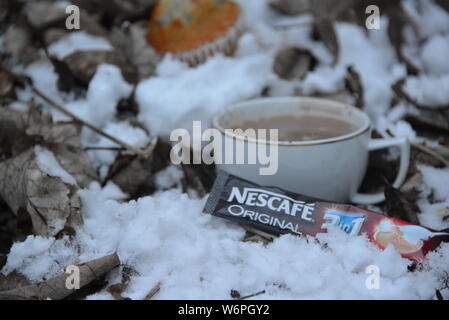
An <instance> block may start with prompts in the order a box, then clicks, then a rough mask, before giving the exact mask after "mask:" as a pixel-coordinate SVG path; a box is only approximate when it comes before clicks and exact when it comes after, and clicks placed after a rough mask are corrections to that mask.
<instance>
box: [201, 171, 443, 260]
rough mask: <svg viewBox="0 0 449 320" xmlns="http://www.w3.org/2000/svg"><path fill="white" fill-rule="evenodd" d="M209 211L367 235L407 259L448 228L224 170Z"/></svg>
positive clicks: (417, 256) (288, 227) (281, 228)
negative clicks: (435, 227) (323, 198)
mask: <svg viewBox="0 0 449 320" xmlns="http://www.w3.org/2000/svg"><path fill="white" fill-rule="evenodd" d="M204 212H205V213H210V214H212V215H214V216H217V217H221V218H225V219H228V220H233V221H236V222H238V223H243V224H248V225H251V226H253V227H255V228H257V229H259V230H262V231H266V232H269V233H272V234H278V235H279V234H285V233H291V234H296V235H299V236H312V237H314V236H316V235H317V234H319V233H326V232H328V230H329V229H330V228H338V229H339V230H341V231H342V232H345V233H347V234H348V235H350V236H356V235H360V234H366V236H367V237H368V238H369V239H370V241H371V242H373V243H374V244H376V245H377V246H378V247H379V248H381V249H385V248H386V247H387V246H388V245H392V246H394V247H395V248H396V250H397V251H398V252H399V253H400V254H401V255H402V256H403V257H405V258H408V259H411V260H414V261H422V260H424V257H425V255H426V253H427V252H429V251H431V250H434V249H436V248H437V247H438V246H439V245H440V243H441V242H442V241H449V233H448V232H444V231H441V232H438V231H435V230H432V229H429V228H426V227H422V226H419V225H415V224H412V223H409V222H406V221H402V220H399V219H395V218H392V217H389V216H386V215H384V214H382V213H378V212H374V211H370V210H366V209H362V208H358V207H355V206H353V205H348V204H339V203H330V202H325V201H321V200H317V199H314V198H310V197H307V196H304V195H300V194H295V193H292V192H288V191H285V190H282V189H279V188H275V187H262V186H259V185H257V184H254V183H252V182H249V181H246V180H243V179H240V178H238V177H235V176H232V175H230V174H228V173H226V172H224V171H220V172H219V173H218V176H217V179H216V180H215V183H214V186H213V188H212V191H211V193H210V195H209V198H208V200H207V203H206V205H205V208H204Z"/></svg>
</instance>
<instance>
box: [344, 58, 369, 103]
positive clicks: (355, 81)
mask: <svg viewBox="0 0 449 320" xmlns="http://www.w3.org/2000/svg"><path fill="white" fill-rule="evenodd" d="M345 83H346V88H347V89H348V90H349V92H350V93H351V94H352V96H353V97H354V99H355V103H354V105H355V106H356V107H357V108H359V109H363V107H364V106H365V102H364V98H363V97H364V95H363V85H362V80H361V78H360V75H359V73H358V72H357V71H356V70H355V68H354V67H353V66H349V67H348V68H347V73H346V78H345Z"/></svg>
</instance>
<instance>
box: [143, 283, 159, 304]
mask: <svg viewBox="0 0 449 320" xmlns="http://www.w3.org/2000/svg"><path fill="white" fill-rule="evenodd" d="M160 290H161V283H160V282H159V283H158V284H156V285H155V286H154V288H153V289H151V291H150V292H149V293H148V294H147V295H146V296H145V298H143V300H151V299H152V298H153V297H154V296H155V295H156V294H157V293H158V292H159V291H160Z"/></svg>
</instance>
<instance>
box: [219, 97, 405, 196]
mask: <svg viewBox="0 0 449 320" xmlns="http://www.w3.org/2000/svg"><path fill="white" fill-rule="evenodd" d="M307 114H309V115H318V116H326V117H333V118H337V119H341V120H344V121H346V122H350V123H351V124H353V125H354V127H355V128H356V129H355V130H354V131H353V132H351V133H349V134H347V135H344V136H339V137H334V138H329V139H323V140H313V141H298V142H287V141H279V142H278V144H277V145H278V170H277V172H276V173H275V174H274V175H260V171H259V169H260V167H261V165H260V164H259V163H257V164H217V168H218V169H222V170H225V171H227V172H229V173H231V174H233V175H236V176H239V177H242V178H244V179H246V180H249V181H252V182H255V183H258V184H260V185H265V186H276V187H279V188H283V189H286V190H289V191H292V192H296V193H300V194H304V195H308V196H311V197H316V198H319V199H323V200H329V201H336V202H348V201H351V202H354V203H362V204H371V203H378V202H381V201H383V200H384V199H385V196H384V193H383V192H379V193H374V194H363V193H359V192H358V189H359V187H360V185H361V183H362V180H363V178H364V175H365V172H366V169H367V166H368V158H369V152H370V151H373V150H378V149H383V148H388V147H398V148H399V149H400V157H401V158H400V165H399V173H398V175H397V178H396V180H395V181H394V183H393V186H394V187H395V188H398V187H400V185H401V184H402V183H403V182H404V180H405V177H406V174H407V170H408V166H409V157H410V144H409V142H408V141H407V139H405V138H391V139H371V130H372V123H371V121H370V119H369V117H368V115H367V114H366V113H364V112H362V111H361V110H359V109H357V108H355V107H352V106H350V105H347V104H344V103H340V102H337V101H332V100H326V99H320V98H306V97H274V98H262V99H256V100H249V101H245V102H241V103H237V104H235V105H232V106H229V107H228V108H226V110H225V111H223V112H221V113H219V114H217V115H215V117H214V118H213V126H214V127H215V128H216V129H218V130H219V131H220V132H221V134H222V138H223V139H224V140H223V141H226V140H229V139H231V140H232V141H233V143H234V144H244V146H243V147H244V149H245V150H248V148H247V146H248V145H247V144H248V143H254V142H257V144H259V143H264V144H268V145H269V144H270V143H273V142H270V141H263V140H257V141H251V139H245V138H244V137H243V136H238V135H236V134H232V133H231V134H229V132H228V133H225V129H231V128H234V127H235V125H237V124H238V123H241V122H242V119H243V120H244V119H257V117H259V118H260V117H270V116H274V115H307ZM241 147H242V146H241ZM224 152H225V150H224Z"/></svg>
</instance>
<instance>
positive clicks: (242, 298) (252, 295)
mask: <svg viewBox="0 0 449 320" xmlns="http://www.w3.org/2000/svg"><path fill="white" fill-rule="evenodd" d="M264 293H265V290H262V291H259V292H256V293H253V294H250V295H248V296H244V297H241V298H240V299H239V300H245V299H249V298H252V297H255V296H260V295H261V294H264Z"/></svg>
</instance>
